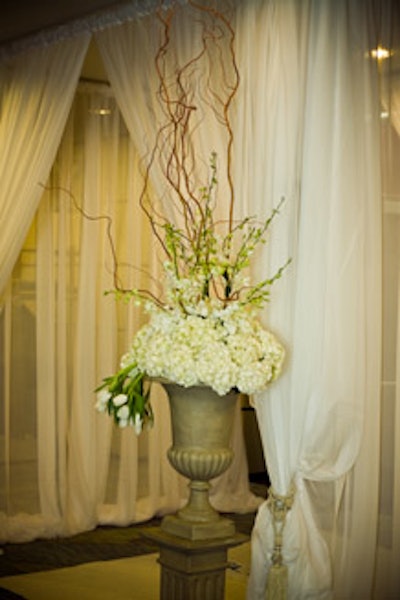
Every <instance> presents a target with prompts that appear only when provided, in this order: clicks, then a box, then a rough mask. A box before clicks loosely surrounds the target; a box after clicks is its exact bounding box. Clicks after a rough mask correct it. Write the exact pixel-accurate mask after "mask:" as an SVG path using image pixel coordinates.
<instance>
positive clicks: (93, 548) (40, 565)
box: [0, 513, 255, 599]
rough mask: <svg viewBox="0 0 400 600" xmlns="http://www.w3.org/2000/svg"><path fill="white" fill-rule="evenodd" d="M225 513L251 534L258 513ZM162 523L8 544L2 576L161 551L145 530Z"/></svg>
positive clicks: (0, 561) (154, 521) (1, 565)
mask: <svg viewBox="0 0 400 600" xmlns="http://www.w3.org/2000/svg"><path fill="white" fill-rule="evenodd" d="M224 516H227V517H228V518H229V519H231V520H233V521H234V522H235V525H236V530H237V531H238V533H244V534H247V535H249V534H250V532H251V529H252V527H253V522H254V516H255V515H254V513H249V514H244V515H238V514H227V515H224ZM160 523H161V519H151V520H150V521H147V522H146V523H141V524H136V525H131V526H129V527H97V528H96V529H94V530H93V531H87V532H85V533H81V534H78V535H75V536H72V537H68V538H55V539H50V540H41V539H39V540H35V541H33V542H27V543H21V544H5V545H4V546H3V547H2V549H3V552H4V553H3V555H1V556H0V577H8V576H11V575H23V574H26V573H33V572H36V571H49V570H51V569H60V568H63V567H73V566H75V565H79V564H82V563H87V562H93V561H100V560H114V559H117V558H127V557H130V556H138V555H141V554H150V553H154V552H157V551H158V547H157V546H156V545H155V544H153V543H152V542H151V541H150V540H148V539H147V538H144V537H143V533H145V530H146V528H149V527H156V526H158V525H159V524H160ZM0 585H1V581H0ZM5 593H6V590H2V588H1V587H0V598H1V599H2V598H16V596H15V595H11V596H6V595H2V594H5ZM7 593H9V592H7Z"/></svg>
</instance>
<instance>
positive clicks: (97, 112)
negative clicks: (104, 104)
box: [89, 108, 111, 117]
mask: <svg viewBox="0 0 400 600" xmlns="http://www.w3.org/2000/svg"><path fill="white" fill-rule="evenodd" d="M89 112H90V113H92V115H101V116H103V117H104V116H106V115H111V108H91V109H90V110H89Z"/></svg>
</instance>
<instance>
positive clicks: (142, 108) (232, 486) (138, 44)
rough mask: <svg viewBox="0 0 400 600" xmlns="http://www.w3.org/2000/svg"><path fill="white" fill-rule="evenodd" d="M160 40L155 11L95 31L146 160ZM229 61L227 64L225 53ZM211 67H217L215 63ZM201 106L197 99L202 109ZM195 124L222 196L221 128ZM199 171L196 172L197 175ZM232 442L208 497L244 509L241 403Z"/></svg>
mask: <svg viewBox="0 0 400 600" xmlns="http://www.w3.org/2000/svg"><path fill="white" fill-rule="evenodd" d="M197 21H198V14H197V18H196V15H195V17H193V12H192V11H191V10H190V9H188V10H183V12H182V13H181V14H178V17H177V19H176V21H174V25H173V33H172V34H171V40H172V42H171V46H170V49H169V50H168V52H171V53H172V56H173V59H172V61H174V60H175V58H176V60H177V64H179V65H180V66H182V65H183V64H185V61H187V60H189V59H191V58H192V57H193V56H195V55H196V54H197V53H198V52H199V49H200V43H201V37H200V34H201V27H199V26H198V22H197ZM160 39H161V28H160V22H159V21H158V20H157V19H156V18H155V16H154V15H152V16H149V17H144V18H141V19H137V20H136V21H134V22H131V23H125V24H123V25H122V26H119V27H116V28H113V29H109V30H105V31H102V32H100V33H98V34H96V40H97V43H98V45H99V49H100V51H101V54H102V57H103V61H104V64H105V67H106V70H107V73H108V76H109V78H110V82H111V85H112V88H113V90H114V92H115V96H116V99H117V102H118V104H119V106H120V108H121V112H122V114H123V116H124V119H125V121H126V123H127V127H128V129H129V132H130V134H131V136H132V138H133V140H134V141H135V143H136V145H137V147H138V149H139V152H140V154H141V156H142V157H144V162H145V163H146V161H147V160H148V158H149V156H150V152H151V150H152V147H153V144H154V142H155V139H156V135H157V132H158V129H159V127H160V126H162V125H163V124H164V122H165V121H164V116H163V114H162V112H161V110H160V106H159V104H158V100H157V90H158V84H159V81H158V77H157V72H156V69H155V62H154V60H155V55H156V51H157V50H158V46H159V43H160ZM216 62H218V61H216ZM227 62H228V63H229V58H227ZM201 68H202V69H207V71H201V73H200V72H197V73H196V77H197V78H198V81H199V84H198V86H199V90H201V83H200V82H202V81H207V77H208V73H211V71H209V69H210V65H209V64H204V63H202V65H201ZM214 68H216V67H215V65H214ZM212 78H213V79H212ZM210 79H212V81H211V85H213V84H214V85H218V82H221V81H222V80H221V79H218V76H216V75H215V74H213V73H211V75H210ZM219 84H220V83H219ZM196 100H197V98H195V102H196ZM201 106H202V105H201V103H199V104H198V107H199V108H200V110H201ZM196 124H197V126H198V127H195V129H196V131H195V132H194V146H195V148H196V161H198V162H199V163H201V167H200V169H198V168H197V163H196V170H195V171H194V174H193V175H194V176H199V186H200V185H204V181H206V174H207V169H208V166H209V163H208V159H209V157H210V156H211V152H213V151H215V152H217V156H218V160H219V168H220V170H219V173H221V175H220V176H219V175H218V178H219V188H220V189H219V195H220V197H223V196H224V194H223V185H224V183H225V185H226V180H224V173H225V170H224V169H225V165H224V162H223V160H224V158H225V157H226V138H225V137H224V130H223V128H222V127H221V125H220V124H219V123H218V120H217V119H215V118H213V117H212V116H211V118H210V116H209V114H208V113H207V111H204V113H203V112H202V113H201V115H200V116H198V117H197V119H196ZM156 166H157V165H156ZM199 171H200V175H198V173H199ZM201 174H202V175H201ZM152 183H153V185H154V188H155V190H156V191H157V193H158V194H159V197H160V198H161V202H162V204H163V210H167V211H168V210H171V211H173V207H172V206H171V205H170V204H171V202H170V201H169V199H168V191H166V188H167V186H166V185H165V176H164V175H163V174H162V173H161V172H160V171H157V170H156V169H155V173H153V174H152ZM222 209H224V206H222ZM224 215H226V212H224ZM225 218H226V217H225ZM232 445H233V449H234V453H235V458H234V461H233V463H232V465H231V467H230V468H229V469H228V471H227V472H226V474H224V475H222V476H221V477H220V478H218V480H215V481H214V482H213V486H212V489H211V501H212V502H213V504H214V505H215V507H216V508H217V509H219V510H225V511H235V510H239V511H240V510H242V511H243V510H248V509H252V508H255V507H256V506H257V505H258V504H259V499H258V498H257V497H255V496H254V495H253V494H251V493H250V490H249V479H248V468H247V459H246V454H245V446H244V440H243V431H242V426H241V414H240V406H239V404H238V406H237V412H236V422H235V427H234V430H233V436H232Z"/></svg>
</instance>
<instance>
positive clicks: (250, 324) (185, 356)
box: [121, 303, 285, 395]
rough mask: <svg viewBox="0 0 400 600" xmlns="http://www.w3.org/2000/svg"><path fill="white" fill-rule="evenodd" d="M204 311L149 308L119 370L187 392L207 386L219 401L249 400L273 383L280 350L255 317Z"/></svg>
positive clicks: (237, 310)
mask: <svg viewBox="0 0 400 600" xmlns="http://www.w3.org/2000/svg"><path fill="white" fill-rule="evenodd" d="M206 308H207V307H199V311H196V313H195V314H186V313H183V312H182V311H179V310H178V309H176V308H175V309H170V310H164V309H159V308H156V307H154V306H153V307H152V309H151V314H150V320H149V322H148V323H147V324H146V325H144V326H143V327H142V328H141V329H140V330H139V331H138V333H137V334H136V336H135V338H134V340H133V344H132V347H131V349H130V351H129V352H128V353H127V354H126V355H125V356H124V357H123V358H122V362H121V368H124V367H125V366H127V365H129V364H132V363H136V364H137V366H138V368H139V370H140V371H142V372H143V373H146V374H147V376H149V377H162V378H165V379H168V380H170V381H174V382H175V383H177V384H179V385H182V386H185V387H190V386H193V385H199V384H202V385H208V386H210V387H211V388H213V389H214V390H215V391H216V392H217V393H218V394H219V395H224V394H226V393H227V392H229V390H231V389H237V390H239V391H240V392H243V393H245V394H253V393H255V392H258V391H260V390H262V389H263V388H265V387H266V386H267V385H268V384H269V383H270V382H271V381H273V380H274V379H276V377H277V376H278V375H279V373H280V371H281V368H282V364H283V360H284V355H285V352H284V348H283V346H282V345H281V344H280V343H279V342H278V340H277V339H276V338H275V336H274V335H273V334H272V333H271V332H269V331H267V330H265V329H264V328H263V327H262V325H261V324H260V323H259V321H258V320H257V319H256V317H255V315H254V311H251V310H248V308H245V307H243V306H240V305H239V304H235V303H231V304H229V305H228V306H227V307H226V308H223V309H216V310H213V311H211V312H209V311H208V310H207V309H206ZM205 312H206V313H208V314H207V315H206V314H204V313H205Z"/></svg>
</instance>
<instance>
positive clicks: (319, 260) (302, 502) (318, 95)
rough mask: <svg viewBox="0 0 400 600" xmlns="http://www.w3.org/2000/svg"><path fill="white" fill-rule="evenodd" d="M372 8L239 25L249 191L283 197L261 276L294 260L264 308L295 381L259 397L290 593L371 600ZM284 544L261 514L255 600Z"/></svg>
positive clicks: (376, 286) (376, 328) (374, 473)
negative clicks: (284, 504)
mask: <svg viewBox="0 0 400 600" xmlns="http://www.w3.org/2000/svg"><path fill="white" fill-rule="evenodd" d="M368 8H369V5H368V3H367V4H366V3H364V2H343V1H340V2H324V3H318V2H304V3H298V2H290V1H285V2H252V3H246V4H244V5H242V8H241V10H240V11H239V15H238V18H237V32H238V43H239V50H238V54H239V56H240V60H241V61H243V62H241V63H240V66H241V72H242V74H243V76H242V80H243V81H242V85H243V89H242V91H241V96H240V101H239V112H240V115H239V119H241V120H242V121H243V122H244V123H245V124H246V125H247V128H245V127H244V126H242V128H241V129H240V130H239V133H238V132H236V134H237V137H236V146H237V147H239V148H240V149H241V150H242V154H239V158H238V159H237V164H236V166H237V169H239V168H240V169H241V170H240V173H241V178H240V179H238V180H237V183H238V187H239V189H240V186H241V185H242V186H243V192H242V194H240V195H242V196H243V197H246V198H248V199H249V200H248V203H249V208H248V212H250V213H254V214H258V215H260V216H262V215H266V214H268V211H270V210H271V208H272V206H273V205H276V204H277V203H278V201H279V199H280V197H281V196H282V195H283V196H285V197H286V203H285V205H284V207H283V209H282V215H281V216H280V217H279V218H278V219H277V220H276V221H275V223H274V227H273V231H272V234H271V244H270V246H269V247H267V248H266V249H265V252H264V254H263V256H262V258H261V261H260V262H259V263H258V273H263V274H264V277H265V273H266V272H271V271H274V270H275V269H276V268H277V267H278V266H279V265H280V264H283V263H284V262H285V260H286V259H287V257H288V256H292V257H293V264H292V265H291V266H290V268H289V271H288V272H287V273H286V275H285V276H284V278H283V280H282V281H280V282H279V284H277V286H276V288H274V289H273V292H272V303H271V306H270V307H269V309H268V310H267V311H266V312H267V315H266V317H267V322H268V324H270V325H271V326H273V328H274V329H275V330H276V332H277V333H278V334H279V335H281V337H282V338H283V339H284V341H285V342H286V344H287V347H288V349H289V354H288V360H287V368H286V372H285V373H284V375H283V376H282V378H281V380H279V381H278V382H276V384H274V385H273V386H272V387H271V388H270V390H268V391H267V392H266V393H264V394H260V395H259V396H258V397H257V398H255V406H256V410H257V416H258V420H259V425H260V430H261V435H262V439H263V445H264V450H265V454H266V460H267V467H268V470H269V474H270V478H271V482H272V486H273V488H274V490H275V491H276V492H277V493H278V494H279V495H283V496H287V495H288V494H289V492H290V490H291V486H292V485H294V486H295V490H296V492H295V497H294V504H293V507H292V508H291V510H289V513H288V517H287V522H286V527H285V529H284V546H283V557H284V560H285V561H286V563H287V565H288V569H289V598H291V599H295V598H299V599H300V598H310V597H313V598H314V597H315V598H330V597H336V598H349V599H350V598H351V599H353V598H359V599H360V600H361V599H365V598H367V597H369V595H370V593H371V589H372V582H373V568H374V558H375V538H376V526H377V499H378V495H377V494H378V480H377V478H378V456H379V377H380V343H381V341H380V340H381V337H380V314H381V312H380V310H381V305H380V303H381V301H380V296H381V286H380V281H381V276H380V269H381V260H380V256H381V250H380V248H381V216H380V215H381V199H380V172H379V144H378V140H379V113H378V110H377V107H378V102H377V85H376V71H375V69H374V65H372V63H371V61H370V60H369V59H368V58H367V52H368V49H369V48H370V44H374V43H376V40H375V39H372V38H371V39H369V37H368V32H369V18H370V15H369V11H368ZM349 32H351V34H352V35H349ZM374 77H375V82H374ZM244 131H246V133H248V132H249V131H251V135H250V136H249V137H247V136H246V135H243V132H244ZM246 142H247V144H246ZM252 153H254V158H253V159H252ZM243 165H244V166H245V171H244V173H245V175H244V176H243ZM235 173H236V171H235ZM236 174H237V173H236ZM363 436H364V437H363ZM362 442H363V443H362ZM360 448H361V453H360ZM356 459H357V463H356V466H354V465H355V461H356ZM332 534H333V535H332ZM273 547H274V534H273V520H272V517H271V513H270V511H269V508H268V507H267V505H266V504H264V505H263V506H262V507H261V508H260V510H259V512H258V516H257V522H256V526H255V529H254V532H253V538H252V550H253V553H252V573H251V579H250V585H249V590H248V598H249V600H258V599H261V598H264V597H265V586H266V581H267V574H268V570H269V567H270V565H271V554H272V551H273ZM366 565H368V567H366Z"/></svg>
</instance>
